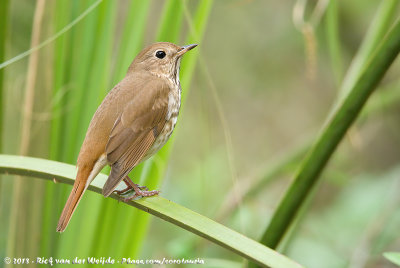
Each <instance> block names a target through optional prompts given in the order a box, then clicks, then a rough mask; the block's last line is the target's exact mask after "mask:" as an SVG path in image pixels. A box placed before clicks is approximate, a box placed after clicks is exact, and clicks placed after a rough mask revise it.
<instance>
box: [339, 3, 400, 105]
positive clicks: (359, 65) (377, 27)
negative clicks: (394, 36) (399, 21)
mask: <svg viewBox="0 0 400 268" xmlns="http://www.w3.org/2000/svg"><path fill="white" fill-rule="evenodd" d="M398 4H399V1H397V0H387V1H382V2H381V4H380V6H379V9H378V11H377V12H376V14H375V17H374V19H373V20H372V22H371V24H370V27H369V29H368V32H367V33H366V35H365V37H364V40H363V41H362V44H361V46H360V48H359V49H358V51H357V54H356V55H355V56H354V58H353V60H352V62H351V64H350V67H349V69H348V71H347V73H346V75H345V77H344V80H343V83H342V86H341V88H340V92H339V93H340V95H339V98H338V100H339V101H340V100H341V99H343V98H344V97H345V96H346V95H347V94H348V93H349V91H350V90H351V89H352V88H354V85H355V83H356V82H357V81H358V78H359V77H360V76H361V71H362V70H363V69H364V67H365V66H366V64H367V63H368V61H369V59H370V57H371V55H372V52H373V51H374V50H375V49H376V47H377V45H378V44H379V42H380V41H381V40H382V38H383V37H384V36H385V34H386V33H387V31H388V29H389V27H390V25H391V22H392V21H393V19H394V18H395V16H396V7H397V6H398Z"/></svg>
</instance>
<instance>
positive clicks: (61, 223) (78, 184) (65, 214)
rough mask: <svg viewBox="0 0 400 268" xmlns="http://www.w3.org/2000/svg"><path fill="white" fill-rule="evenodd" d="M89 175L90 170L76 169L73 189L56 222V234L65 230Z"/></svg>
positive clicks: (84, 189)
mask: <svg viewBox="0 0 400 268" xmlns="http://www.w3.org/2000/svg"><path fill="white" fill-rule="evenodd" d="M89 175H90V169H89V170H88V169H85V168H83V169H78V174H77V176H76V180H75V183H74V187H73V188H72V191H71V193H70V194H69V197H68V200H67V203H66V204H65V207H64V209H63V211H62V213H61V216H60V219H59V220H58V225H57V232H64V230H65V228H67V226H68V223H69V221H70V220H71V217H72V214H73V213H74V211H75V209H76V207H77V206H78V203H79V201H80V200H81V198H82V195H83V193H84V192H85V191H86V188H87V186H86V182H87V180H88V177H89Z"/></svg>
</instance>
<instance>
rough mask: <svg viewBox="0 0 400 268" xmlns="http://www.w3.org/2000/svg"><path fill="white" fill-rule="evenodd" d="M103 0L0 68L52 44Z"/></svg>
mask: <svg viewBox="0 0 400 268" xmlns="http://www.w3.org/2000/svg"><path fill="white" fill-rule="evenodd" d="M101 1H103V0H98V1H96V2H95V3H93V4H92V5H91V6H90V7H89V8H88V9H87V10H85V12H83V13H82V14H81V15H80V16H79V17H77V18H76V19H75V20H74V21H72V22H71V23H70V24H68V25H66V26H65V27H64V28H63V29H62V30H61V31H59V32H58V33H56V34H55V35H53V36H52V37H50V38H49V39H46V40H45V41H43V42H42V43H40V44H39V45H38V46H36V47H32V48H30V49H29V50H27V51H24V52H22V53H21V54H19V55H17V56H15V57H13V58H11V59H9V60H7V61H5V62H2V63H0V69H3V68H5V67H7V66H8V65H10V64H13V63H14V62H17V61H19V60H21V59H23V58H25V57H27V56H29V55H30V54H31V53H32V52H34V51H36V50H38V49H41V48H43V47H44V46H46V45H48V44H50V43H51V42H53V41H54V40H56V39H57V38H58V37H60V36H61V35H63V34H64V33H66V32H68V31H69V30H70V29H71V28H72V27H73V26H74V25H75V24H77V23H78V22H79V21H80V20H82V19H83V18H85V17H86V15H88V14H89V13H90V12H91V11H92V10H93V9H95V8H96V7H97V5H98V4H100V2H101Z"/></svg>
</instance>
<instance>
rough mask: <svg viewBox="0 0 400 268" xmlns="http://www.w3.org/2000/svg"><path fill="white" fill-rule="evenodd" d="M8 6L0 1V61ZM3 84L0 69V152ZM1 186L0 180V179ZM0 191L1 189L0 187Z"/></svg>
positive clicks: (4, 40) (0, 59)
mask: <svg viewBox="0 0 400 268" xmlns="http://www.w3.org/2000/svg"><path fill="white" fill-rule="evenodd" d="M8 6H9V0H4V1H1V2H0V40H1V41H0V62H3V61H4V58H5V52H6V40H7V30H8ZM3 85H4V70H0V152H1V151H2V150H3V115H4V112H3V110H4V108H3V102H4V101H3V96H4V93H3ZM0 187H1V180H0ZM0 191H1V189H0Z"/></svg>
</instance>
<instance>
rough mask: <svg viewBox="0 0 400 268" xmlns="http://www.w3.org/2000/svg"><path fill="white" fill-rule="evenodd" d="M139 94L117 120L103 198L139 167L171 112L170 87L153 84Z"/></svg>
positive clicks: (109, 144)
mask: <svg viewBox="0 0 400 268" xmlns="http://www.w3.org/2000/svg"><path fill="white" fill-rule="evenodd" d="M140 93H141V94H138V95H137V96H136V97H135V98H134V99H133V100H132V101H131V102H130V103H129V104H128V105H127V106H126V107H125V109H124V110H123V112H122V114H121V116H120V117H118V119H117V120H116V121H115V123H114V126H113V128H112V131H111V134H110V137H109V140H108V142H107V146H106V154H107V161H108V162H109V163H110V165H111V173H110V176H109V177H108V179H107V181H106V183H105V185H104V187H103V195H104V196H109V195H110V194H111V193H112V192H113V191H114V189H115V187H117V185H118V184H119V183H120V182H121V181H122V180H123V178H124V177H125V176H126V175H128V173H129V172H130V171H131V170H132V169H133V168H134V167H135V166H136V165H138V164H139V163H140V162H141V160H142V159H143V157H144V156H145V155H146V152H147V151H148V150H149V149H150V148H151V146H152V145H153V143H154V141H155V140H156V139H157V137H158V135H159V133H160V132H161V130H162V129H163V128H164V125H165V123H166V116H167V112H168V94H169V87H168V85H167V84H166V83H162V82H160V81H153V82H152V83H150V84H149V85H148V86H147V87H146V88H144V89H142V90H141V91H140Z"/></svg>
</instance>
